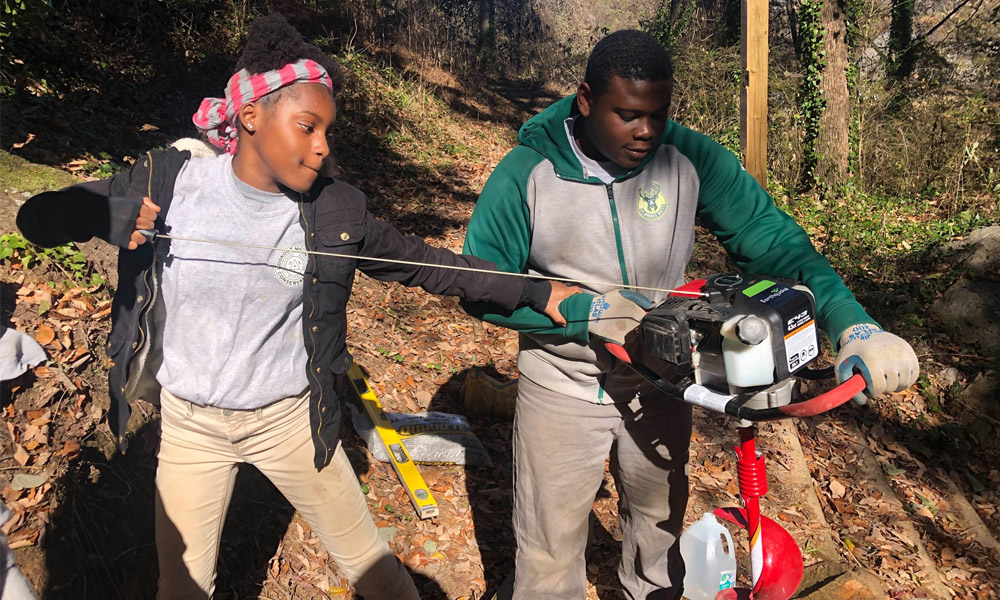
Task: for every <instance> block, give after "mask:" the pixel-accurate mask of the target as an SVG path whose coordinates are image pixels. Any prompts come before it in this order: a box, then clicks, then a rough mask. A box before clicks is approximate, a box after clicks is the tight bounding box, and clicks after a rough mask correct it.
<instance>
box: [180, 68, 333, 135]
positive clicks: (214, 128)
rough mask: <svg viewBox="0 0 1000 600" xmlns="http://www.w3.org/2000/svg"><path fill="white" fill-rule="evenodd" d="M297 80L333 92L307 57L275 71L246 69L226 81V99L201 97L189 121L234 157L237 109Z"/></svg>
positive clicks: (331, 85) (327, 78)
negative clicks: (255, 73) (257, 71)
mask: <svg viewBox="0 0 1000 600" xmlns="http://www.w3.org/2000/svg"><path fill="white" fill-rule="evenodd" d="M299 81H303V82H306V83H322V84H323V85H325V86H326V87H328V88H330V90H333V82H332V81H331V80H330V76H329V75H328V74H327V72H326V69H324V68H323V67H321V66H320V65H319V63H317V62H315V61H312V60H309V59H308V58H304V59H302V60H299V61H297V62H293V63H289V64H287V65H285V66H283V67H281V68H280V69H278V70H276V71H267V72H265V73H260V74H258V75H251V74H250V72H249V71H247V70H246V69H241V70H240V72H239V73H236V74H235V75H233V76H232V77H230V78H229V85H227V86H226V97H225V98H224V99H223V98H205V99H204V100H202V101H201V106H200V107H198V112H196V113H195V114H194V116H193V117H191V120H192V121H194V124H195V127H197V128H198V129H200V130H202V131H204V132H205V135H207V136H208V141H209V142H211V143H212V145H214V146H218V147H219V148H222V149H223V150H225V151H226V152H228V153H229V154H236V144H237V143H238V141H239V138H238V137H237V130H236V114H237V113H238V112H239V110H240V107H241V106H243V105H244V104H246V103H248V102H253V101H255V100H257V99H259V98H261V97H262V96H265V95H267V94H270V93H271V92H273V91H275V90H278V89H281V88H283V87H285V86H286V85H291V84H293V83H297V82H299Z"/></svg>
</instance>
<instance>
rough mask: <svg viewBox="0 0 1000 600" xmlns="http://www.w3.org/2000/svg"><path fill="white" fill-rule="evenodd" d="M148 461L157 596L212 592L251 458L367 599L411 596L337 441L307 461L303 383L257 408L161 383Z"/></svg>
mask: <svg viewBox="0 0 1000 600" xmlns="http://www.w3.org/2000/svg"><path fill="white" fill-rule="evenodd" d="M160 400H161V412H162V435H161V442H160V451H159V455H158V456H159V466H158V467H157V470H156V491H157V495H156V550H157V554H158V556H159V565H160V586H159V593H158V595H157V598H159V599H160V600H166V599H170V600H173V599H180V598H184V599H195V598H197V599H199V600H204V599H206V598H211V597H212V594H213V592H214V590H215V573H216V559H217V558H218V553H219V537H220V535H221V533H222V525H223V523H224V522H225V518H226V511H227V509H228V507H229V500H230V499H231V497H232V493H233V484H234V483H235V481H236V470H237V464H238V463H241V462H242V463H249V464H252V465H254V466H256V467H257V468H258V469H260V471H261V472H262V473H263V474H264V475H265V476H266V477H267V478H268V479H270V480H271V482H272V483H273V484H274V485H275V486H276V487H277V488H278V489H279V490H280V491H281V493H282V494H284V496H285V498H287V499H288V500H289V502H291V503H292V505H293V506H294V507H295V509H296V510H297V511H298V512H299V513H300V514H301V515H302V516H303V517H304V518H305V520H306V521H307V522H308V523H309V526H310V527H312V528H313V530H314V531H315V532H316V534H317V535H318V536H319V539H320V541H322V543H323V546H324V547H325V548H326V550H327V551H328V552H329V553H330V554H331V555H332V556H333V558H334V560H336V562H337V565H338V566H339V567H340V572H341V573H342V574H343V575H345V576H346V577H347V578H348V579H349V580H350V581H351V583H352V584H353V585H354V586H355V588H356V589H357V591H358V593H359V594H361V595H362V596H363V597H364V598H366V599H368V600H374V599H377V598H385V599H392V600H396V599H401V598H405V599H416V598H418V595H417V590H416V587H415V586H414V585H413V581H412V580H411V579H410V576H409V574H408V573H407V572H406V569H405V568H404V567H403V565H402V564H401V563H400V562H399V560H398V559H397V558H396V556H395V555H394V554H393V553H392V551H391V550H390V549H389V547H388V545H387V544H386V543H385V542H384V541H382V540H381V539H380V538H379V535H378V529H377V528H376V527H375V523H374V521H373V520H372V517H371V515H370V514H369V512H368V505H367V504H366V502H365V498H364V495H363V494H362V493H361V487H360V485H359V484H358V480H357V478H356V476H355V474H354V469H352V468H351V464H350V462H349V461H348V460H347V455H346V454H345V453H344V450H343V448H342V447H341V446H340V445H339V444H338V445H337V450H336V453H335V454H334V458H333V461H332V462H331V463H330V464H329V465H328V466H327V467H325V468H324V469H323V470H321V471H318V472H317V471H316V467H315V466H313V443H312V438H311V435H310V427H309V412H308V411H309V400H308V390H307V391H306V393H305V394H303V395H302V396H298V397H293V398H288V399H285V400H281V401H279V402H275V403H274V404H271V405H269V406H266V407H264V408H260V409H257V410H222V409H218V408H210V407H200V406H196V405H194V404H191V403H190V402H188V401H186V400H183V399H181V398H178V397H177V396H174V395H173V394H171V393H170V392H168V391H166V390H163V391H162V393H161V395H160Z"/></svg>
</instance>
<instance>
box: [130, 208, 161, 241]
mask: <svg viewBox="0 0 1000 600" xmlns="http://www.w3.org/2000/svg"><path fill="white" fill-rule="evenodd" d="M158 212H160V207H159V206H157V205H155V204H153V201H152V200H150V199H149V198H148V197H143V199H142V206H140V207H139V215H138V216H137V217H136V218H135V229H133V230H132V237H131V238H129V242H128V249H129V250H135V249H136V248H138V247H139V246H141V245H143V244H145V243H146V242H147V241H148V240H149V237H147V234H145V233H143V231H144V230H145V231H151V230H152V229H153V227H155V224H154V222H155V221H156V214H157V213H158Z"/></svg>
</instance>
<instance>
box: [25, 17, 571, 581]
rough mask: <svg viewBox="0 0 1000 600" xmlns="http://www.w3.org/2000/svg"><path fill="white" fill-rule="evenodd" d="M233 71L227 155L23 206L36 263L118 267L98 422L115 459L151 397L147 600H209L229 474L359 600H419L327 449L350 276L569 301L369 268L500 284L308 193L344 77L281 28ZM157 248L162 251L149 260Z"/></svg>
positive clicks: (560, 289) (471, 294)
mask: <svg viewBox="0 0 1000 600" xmlns="http://www.w3.org/2000/svg"><path fill="white" fill-rule="evenodd" d="M236 70H237V73H236V74H235V75H233V76H232V78H231V79H230V81H229V85H228V86H227V88H226V92H225V98H224V99H206V100H205V101H203V102H202V105H201V107H200V109H199V110H198V112H197V113H196V114H195V116H194V121H195V124H196V125H198V127H199V128H201V129H203V130H204V131H205V132H206V133H207V135H208V138H209V140H210V141H211V142H212V143H213V144H215V145H217V146H219V147H220V148H223V149H225V150H226V153H224V154H221V155H220V156H218V157H212V158H191V157H190V154H189V153H188V152H180V151H177V150H175V149H171V150H167V151H162V152H150V153H148V154H147V156H146V157H144V158H142V159H141V160H139V161H137V162H136V164H135V165H134V166H133V167H132V168H131V170H130V171H128V172H126V173H122V174H120V175H118V176H115V177H113V178H111V179H108V180H104V181H97V182H91V183H86V184H81V185H77V186H72V187H69V188H66V189H64V190H60V191H57V192H49V193H44V194H40V195H38V196H36V197H34V198H32V199H30V200H29V201H28V202H27V203H25V205H24V206H23V207H22V209H21V211H20V213H19V214H18V226H19V227H20V229H21V231H22V232H23V233H24V235H25V236H26V237H27V238H28V239H30V240H32V241H33V242H35V243H37V244H40V245H43V246H51V245H57V244H62V243H66V242H67V241H70V240H76V241H82V240H86V239H89V238H91V237H92V236H95V235H96V236H99V237H101V238H102V239H104V240H107V241H108V242H110V243H112V244H115V245H118V246H120V247H121V248H124V249H127V250H129V251H122V252H121V253H120V256H119V273H120V280H119V288H118V291H117V292H116V294H115V299H114V304H113V309H112V331H111V335H110V336H109V339H108V346H109V356H110V358H111V359H112V361H113V362H114V366H113V367H112V368H111V371H110V373H109V378H110V383H111V385H110V388H111V397H112V409H111V411H110V413H109V422H110V425H111V426H112V430H113V431H115V432H116V433H117V434H118V435H119V441H120V443H121V445H122V446H124V445H125V443H126V442H127V440H126V439H125V438H124V435H123V432H124V430H125V425H126V423H127V421H128V416H129V412H130V411H129V405H128V400H129V399H134V398H139V397H142V398H146V399H150V398H156V397H157V394H158V396H159V400H160V404H161V415H162V424H161V443H160V449H159V453H158V460H159V464H158V467H157V473H156V489H157V503H156V543H157V552H158V555H159V566H160V587H159V595H158V598H164V599H165V598H210V597H211V596H212V593H213V591H214V586H215V584H214V581H215V573H216V558H217V555H218V549H219V535H220V533H221V530H222V524H223V522H224V520H225V513H226V510H227V507H228V504H229V500H230V496H231V494H232V490H233V484H234V481H235V476H236V467H237V463H240V462H247V463H250V464H253V465H255V466H256V467H257V468H259V469H260V470H261V471H262V472H263V473H264V474H265V475H266V476H267V477H268V478H269V479H270V480H271V481H272V482H273V483H274V484H275V486H276V487H277V488H278V489H279V490H281V492H282V493H283V494H284V495H285V497H286V498H288V500H289V501H290V502H291V503H292V504H293V505H294V506H295V508H296V509H297V510H298V511H299V512H300V513H301V514H302V515H303V516H304V517H305V519H306V520H307V521H308V522H309V524H310V526H311V527H312V528H313V529H314V530H315V531H316V532H317V534H318V535H319V537H320V539H321V540H322V542H323V544H324V546H325V547H326V549H327V550H328V551H329V552H330V554H331V555H332V556H333V557H334V558H335V559H336V561H337V563H338V564H339V566H340V568H341V571H342V572H343V573H344V574H345V575H346V576H347V578H348V579H349V580H350V581H351V582H352V584H353V585H354V586H355V587H356V588H357V590H358V592H359V593H360V594H361V595H363V596H364V597H365V598H369V599H372V598H392V599H400V598H417V591H416V588H415V587H414V585H413V582H412V581H411V579H410V577H409V575H408V573H407V572H406V570H405V569H404V568H403V566H402V564H400V562H399V561H398V560H397V559H396V558H395V556H394V555H393V553H392V552H391V551H390V550H389V547H388V546H387V544H386V543H385V542H383V541H381V540H380V539H379V536H378V531H377V529H376V527H375V524H374V522H373V520H372V518H371V515H369V514H368V511H367V506H366V503H365V499H364V497H363V495H362V493H361V490H360V486H359V485H358V483H357V479H356V477H355V475H354V472H353V470H352V468H351V465H350V463H349V462H348V460H347V458H346V455H345V454H344V451H343V449H342V447H341V445H340V443H339V440H338V439H337V432H338V428H339V420H340V405H339V403H338V401H337V397H336V395H335V393H334V378H335V376H336V374H338V373H343V372H344V371H346V370H347V369H348V368H349V367H350V365H351V364H352V360H353V359H352V357H351V355H350V354H349V353H348V351H347V348H346V346H345V333H346V314H345V309H346V304H347V300H348V297H349V295H350V291H351V285H352V282H353V280H354V271H355V269H360V270H361V271H362V272H364V273H366V274H368V275H370V276H372V277H374V278H376V279H380V280H383V281H398V282H401V283H403V284H404V285H408V286H420V287H423V288H424V289H426V290H428V291H430V292H432V293H437V294H449V295H457V296H460V297H462V298H464V299H467V300H473V301H486V302H492V303H494V304H496V305H498V306H500V307H503V309H506V310H513V309H514V308H515V307H517V306H519V305H528V306H531V307H534V308H535V309H538V310H540V311H542V310H543V311H545V313H546V314H548V315H549V316H550V317H551V318H552V319H553V320H555V321H558V322H561V323H562V322H564V321H563V320H562V317H561V316H560V315H559V312H558V308H557V307H558V304H559V302H560V301H561V300H562V299H563V298H565V297H567V296H568V295H570V294H572V293H574V292H576V291H577V290H576V288H570V287H567V286H563V285H561V284H557V283H551V284H550V283H549V282H534V281H529V280H525V279H522V278H513V277H504V276H502V275H500V274H496V273H493V272H488V273H479V272H469V271H456V270H449V269H441V268H434V267H432V266H411V265H401V264H397V263H389V262H380V261H379V260H378V259H380V258H386V259H403V260H408V261H414V262H417V263H423V264H427V263H431V264H439V265H452V266H464V267H476V268H483V269H488V270H490V271H492V270H493V269H495V267H494V265H493V263H489V262H486V261H483V260H480V259H477V258H475V257H471V256H456V255H454V254H452V253H450V252H448V251H445V250H442V249H438V248H433V247H431V246H429V245H427V244H426V243H424V242H423V241H422V240H420V239H418V238H415V237H404V236H403V235H402V234H400V233H399V231H397V230H396V229H395V228H393V227H392V226H390V225H387V224H385V223H383V222H381V221H378V220H376V219H374V218H373V217H372V215H371V214H370V213H369V212H368V211H367V209H366V198H365V196H364V194H363V193H361V192H360V191H358V190H357V189H355V188H354V187H351V186H350V185H347V184H345V183H343V182H341V181H337V180H334V179H330V178H327V177H323V176H321V175H320V174H319V171H320V169H321V166H322V164H323V161H324V159H325V158H326V157H327V155H328V154H329V152H330V148H329V140H328V137H329V135H330V132H331V128H332V126H333V121H334V117H335V115H336V105H335V102H334V99H335V97H336V95H337V94H338V93H339V92H340V91H341V89H342V86H343V75H342V74H341V71H340V69H339V67H338V66H337V65H336V63H334V62H333V61H332V60H330V58H329V57H328V56H326V55H325V54H323V53H322V52H321V51H320V50H319V49H318V48H316V47H315V46H312V45H309V44H306V43H304V42H303V41H302V39H301V37H300V36H299V34H298V33H297V32H296V31H295V30H294V29H293V28H292V27H291V26H290V25H288V24H287V23H286V22H285V20H284V18H283V17H281V16H278V15H271V16H268V17H263V18H260V19H258V20H257V21H256V22H255V23H254V24H253V27H252V28H251V29H250V34H249V39H248V41H247V45H246V48H245V51H244V53H243V56H242V58H241V59H240V62H239V64H238V65H237V68H236ZM151 229H156V230H158V231H160V232H163V233H164V235H165V238H161V239H158V240H157V239H155V238H154V239H153V241H152V243H147V242H148V241H149V238H150V237H152V236H148V235H147V234H144V230H151ZM184 238H188V239H184ZM193 239H200V240H215V241H222V242H231V243H236V244H242V245H223V244H206V243H201V242H196V241H192V240H193ZM248 245H249V246H254V247H247V246H248ZM296 249H298V250H299V251H296ZM306 251H317V252H332V253H337V254H342V255H350V256H355V257H357V258H343V257H333V256H324V255H318V254H307V253H306Z"/></svg>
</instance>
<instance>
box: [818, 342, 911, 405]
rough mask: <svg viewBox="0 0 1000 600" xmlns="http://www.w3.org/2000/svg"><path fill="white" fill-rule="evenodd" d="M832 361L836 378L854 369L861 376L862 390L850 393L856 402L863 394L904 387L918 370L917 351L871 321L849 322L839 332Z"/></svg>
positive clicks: (861, 400)
mask: <svg viewBox="0 0 1000 600" xmlns="http://www.w3.org/2000/svg"><path fill="white" fill-rule="evenodd" d="M836 365H837V369H836V370H837V381H838V382H844V381H846V380H848V379H850V377H851V376H852V375H854V373H860V374H861V376H862V377H864V379H865V384H866V386H867V387H866V388H865V393H861V394H858V395H857V396H855V397H854V401H855V402H857V403H858V404H865V403H866V402H868V398H866V394H867V396H871V397H875V396H879V395H882V394H885V393H888V392H900V391H902V390H905V389H906V388H908V387H910V386H911V385H913V383H914V382H915V381H916V380H917V375H919V374H920V364H919V363H918V362H917V354H916V353H915V352H914V351H913V348H912V347H910V345H909V344H908V343H906V340H904V339H903V338H901V337H899V336H897V335H893V334H891V333H889V332H887V331H882V328H881V327H879V326H878V325H875V324H874V323H858V324H857V325H852V326H851V327H849V328H848V329H847V331H845V332H844V333H843V334H842V335H841V336H840V353H839V354H837V362H836Z"/></svg>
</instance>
